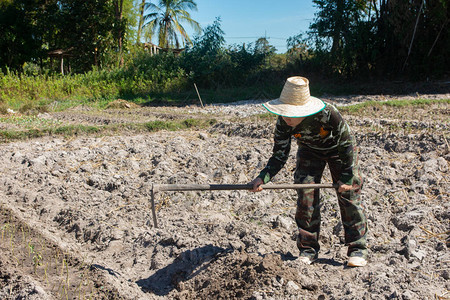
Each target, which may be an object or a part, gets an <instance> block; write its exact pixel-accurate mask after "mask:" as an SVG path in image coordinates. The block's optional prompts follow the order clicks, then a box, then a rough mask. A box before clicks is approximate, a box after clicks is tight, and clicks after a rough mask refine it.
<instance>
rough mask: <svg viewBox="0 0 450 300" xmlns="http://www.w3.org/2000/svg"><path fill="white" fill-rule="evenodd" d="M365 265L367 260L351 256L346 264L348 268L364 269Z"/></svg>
mask: <svg viewBox="0 0 450 300" xmlns="http://www.w3.org/2000/svg"><path fill="white" fill-rule="evenodd" d="M365 265H367V260H366V259H365V258H362V257H359V256H352V257H350V258H349V259H348V262H347V266H349V267H364V266H365Z"/></svg>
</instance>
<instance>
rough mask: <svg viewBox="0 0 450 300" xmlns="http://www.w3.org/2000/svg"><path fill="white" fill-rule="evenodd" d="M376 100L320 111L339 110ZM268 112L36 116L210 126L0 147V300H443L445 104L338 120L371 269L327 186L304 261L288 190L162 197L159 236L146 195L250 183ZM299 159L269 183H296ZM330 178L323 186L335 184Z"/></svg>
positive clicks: (449, 263) (449, 257)
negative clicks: (358, 264) (356, 264)
mask: <svg viewBox="0 0 450 300" xmlns="http://www.w3.org/2000/svg"><path fill="white" fill-rule="evenodd" d="M388 98H389V97H388V96H372V97H371V98H370V99H375V100H380V101H383V100H385V99H388ZM396 98H399V97H396ZM406 98H407V99H409V98H411V99H413V98H414V97H409V98H408V97H406ZM421 98H446V99H449V98H450V95H449V94H445V95H421ZM368 99H369V97H365V96H354V97H340V98H330V99H326V100H329V101H330V102H332V103H335V104H336V105H338V106H339V105H344V104H348V103H354V102H361V101H365V100H368ZM262 112H264V110H263V108H262V107H261V106H260V103H259V102H258V101H244V102H238V103H234V104H231V105H215V106H207V107H205V108H201V107H198V106H190V107H157V108H151V107H147V108H133V107H129V108H121V109H108V110H105V111H92V110H90V109H87V108H85V107H78V108H75V109H72V110H70V111H66V112H59V113H46V114H43V115H41V116H40V117H41V118H43V119H46V120H52V121H54V122H59V123H64V124H112V123H127V122H135V123H138V122H148V121H151V120H174V119H183V118H214V119H216V120H217V122H216V123H215V124H214V125H212V126H210V127H209V128H206V129H202V130H197V131H194V130H183V131H160V132H157V133H136V132H133V131H131V130H125V129H124V130H121V131H119V132H110V133H108V134H105V133H102V134H101V135H98V136H97V135H95V134H89V135H82V136H71V137H63V136H56V137H44V138H38V139H30V140H27V141H20V142H13V143H4V144H1V145H0V165H1V169H0V170H1V176H0V298H1V299H405V300H406V299H449V298H450V281H449V278H450V274H449V272H450V271H449V270H450V252H449V251H448V248H449V247H450V245H449V242H450V232H449V221H450V201H449V193H450V186H449V181H450V176H449V175H450V169H449V161H450V149H449V147H450V146H449V139H450V122H449V120H450V106H449V105H448V104H445V103H441V104H433V105H428V106H408V107H385V106H382V107H381V108H368V109H365V110H363V111H361V112H359V113H356V114H350V113H347V114H345V118H346V119H347V120H348V122H349V124H350V125H351V127H352V129H353V131H354V133H355V135H356V138H357V141H358V144H359V148H360V158H361V162H362V171H363V173H364V175H365V185H364V189H363V199H364V205H365V209H366V212H367V215H368V219H369V229H370V233H369V247H370V258H369V264H368V266H366V267H364V268H348V267H347V266H346V260H347V257H346V255H345V253H346V247H345V245H344V242H343V230H342V225H341V221H340V215H339V208H338V204H337V201H336V197H335V194H334V191H332V190H322V191H321V197H322V203H323V206H322V210H321V211H322V229H321V236H320V243H321V252H320V254H319V260H318V261H317V262H315V263H313V264H312V265H309V266H306V265H303V264H302V263H300V262H299V261H298V260H297V259H296V258H297V255H298V250H297V248H296V243H295V233H296V226H295V222H294V219H293V217H294V212H295V203H296V193H295V191H292V190H281V191H274V190H270V191H269V190H265V191H263V192H261V193H256V194H255V193H250V192H248V191H213V192H203V191H198V192H160V193H157V195H156V209H157V212H156V213H157V218H158V223H159V228H154V226H153V218H152V213H151V206H150V191H151V187H152V184H159V183H179V184H182V183H224V184H225V183H230V184H231V183H247V182H249V181H250V180H252V179H253V178H254V177H255V176H256V175H257V174H258V173H259V171H260V170H261V169H262V168H263V167H264V165H265V163H266V162H267V160H268V158H269V157H270V155H271V149H272V132H273V128H274V126H273V125H274V124H273V119H271V118H258V117H255V116H254V114H255V113H262ZM0 125H1V128H11V126H12V125H10V124H3V123H2V124H0ZM295 148H296V147H295V146H294V148H293V149H292V150H291V158H290V159H289V161H288V163H287V165H286V167H285V168H284V169H283V171H282V172H280V173H279V174H278V175H277V176H276V178H275V179H274V182H275V183H292V177H293V173H292V169H293V167H294V163H295V159H294V158H295V157H294V155H295V152H296V149H295ZM323 182H330V176H328V174H326V175H325V178H324V180H323Z"/></svg>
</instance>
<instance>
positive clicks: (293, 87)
mask: <svg viewBox="0 0 450 300" xmlns="http://www.w3.org/2000/svg"><path fill="white" fill-rule="evenodd" d="M263 106H264V108H265V109H267V110H268V111H270V112H271V113H273V114H276V115H280V116H283V117H290V118H300V117H307V116H310V115H313V114H316V113H318V112H319V111H321V110H323V109H324V108H325V103H324V102H323V101H322V100H320V99H318V98H316V97H312V96H311V95H310V94H309V80H308V79H306V78H305V77H300V76H295V77H289V78H288V79H287V81H286V83H285V84H284V87H283V90H282V91H281V95H280V98H278V99H275V100H272V101H269V102H266V103H264V104H263Z"/></svg>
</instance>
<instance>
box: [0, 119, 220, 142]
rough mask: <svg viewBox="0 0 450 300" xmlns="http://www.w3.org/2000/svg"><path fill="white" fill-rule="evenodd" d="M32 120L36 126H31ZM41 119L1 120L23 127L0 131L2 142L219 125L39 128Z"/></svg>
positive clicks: (190, 121)
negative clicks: (45, 137)
mask: <svg viewBox="0 0 450 300" xmlns="http://www.w3.org/2000/svg"><path fill="white" fill-rule="evenodd" d="M30 120H31V121H32V122H34V123H33V124H34V125H30V124H29V122H30ZM36 120H39V118H37V117H23V118H12V120H8V119H7V118H6V119H5V118H0V121H1V122H5V121H6V122H10V123H16V124H19V125H21V127H20V129H7V130H0V142H11V141H15V140H26V139H32V138H38V137H43V136H54V135H56V136H58V135H59V136H65V137H70V136H76V135H81V134H87V135H89V134H99V135H108V134H113V133H115V132H121V131H124V130H131V131H134V132H157V131H161V130H168V131H177V130H186V129H201V128H207V127H209V126H211V125H214V124H215V123H217V120H216V119H184V120H176V121H160V120H157V121H152V122H147V123H126V124H110V125H101V126H94V125H81V124H77V125H61V124H60V123H59V124H57V125H54V126H48V123H47V122H44V123H43V124H44V125H45V126H43V127H38V126H37V124H38V123H39V121H36Z"/></svg>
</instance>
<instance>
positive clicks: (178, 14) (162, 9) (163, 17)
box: [144, 0, 201, 48]
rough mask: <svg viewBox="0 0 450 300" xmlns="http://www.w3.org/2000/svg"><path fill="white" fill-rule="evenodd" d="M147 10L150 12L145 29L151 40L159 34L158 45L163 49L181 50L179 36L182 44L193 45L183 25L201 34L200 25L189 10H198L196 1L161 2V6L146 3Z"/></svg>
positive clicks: (165, 0)
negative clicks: (173, 48) (185, 24)
mask: <svg viewBox="0 0 450 300" xmlns="http://www.w3.org/2000/svg"><path fill="white" fill-rule="evenodd" d="M145 10H146V11H147V10H148V11H150V13H148V14H147V15H145V16H144V22H145V25H144V26H145V27H147V29H148V32H149V33H150V38H151V37H152V36H154V35H155V33H157V34H158V45H159V46H160V47H161V48H169V47H175V48H180V40H179V35H181V37H182V38H183V39H182V44H183V45H185V43H192V42H191V39H190V38H189V36H188V35H187V33H186V30H185V29H184V27H183V26H182V24H181V23H184V22H185V23H187V24H189V25H190V26H191V27H192V28H193V29H194V30H195V31H196V32H198V33H200V32H201V29H200V25H199V24H198V22H196V21H194V20H193V19H192V18H191V15H190V14H189V12H188V10H197V4H196V3H195V2H194V0H159V4H158V5H155V4H153V3H146V4H145Z"/></svg>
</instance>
